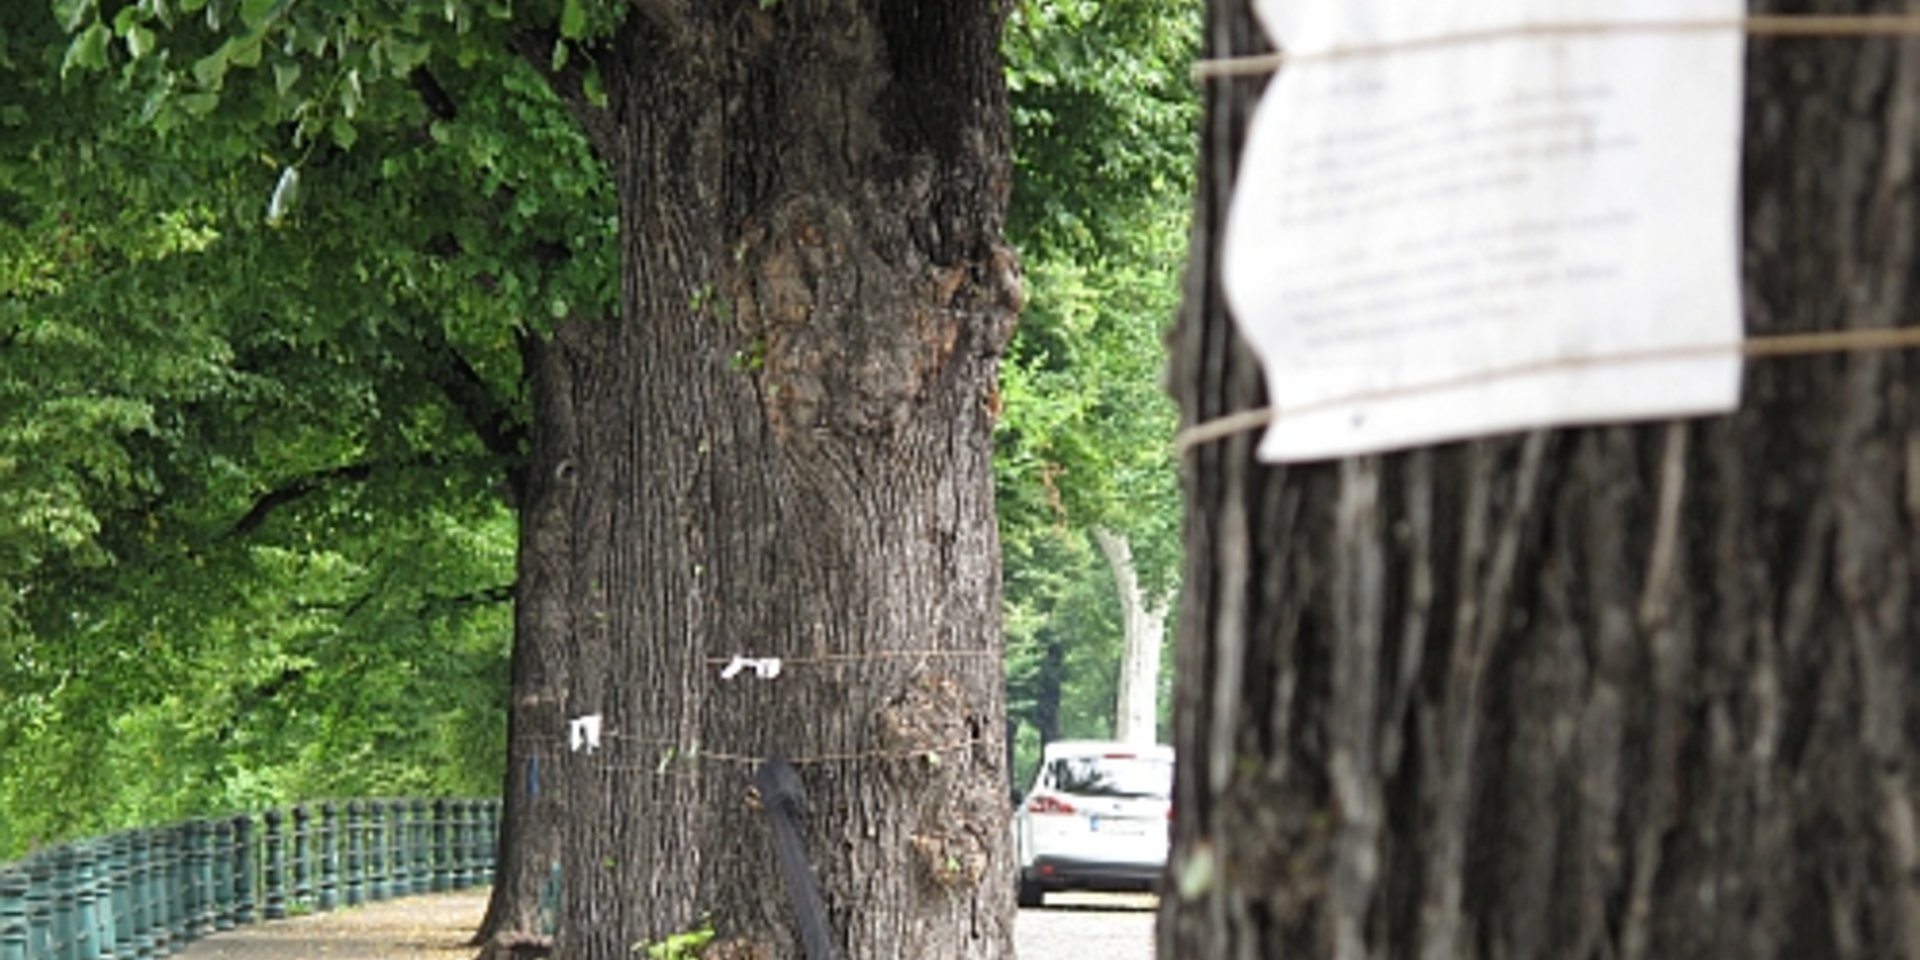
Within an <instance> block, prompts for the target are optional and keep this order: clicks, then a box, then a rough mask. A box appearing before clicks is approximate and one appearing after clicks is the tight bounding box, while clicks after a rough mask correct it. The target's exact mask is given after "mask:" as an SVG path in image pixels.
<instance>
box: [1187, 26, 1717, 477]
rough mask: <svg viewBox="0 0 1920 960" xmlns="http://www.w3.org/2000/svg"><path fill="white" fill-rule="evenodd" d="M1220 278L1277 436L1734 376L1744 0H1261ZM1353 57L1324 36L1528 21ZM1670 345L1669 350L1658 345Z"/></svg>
mask: <svg viewBox="0 0 1920 960" xmlns="http://www.w3.org/2000/svg"><path fill="white" fill-rule="evenodd" d="M1256 9H1257V11H1258V13H1259V14H1260V16H1261V19H1262V21H1263V23H1264V25H1265V26H1266V28H1267V30H1268V31H1269V33H1271V34H1272V35H1273V36H1274V39H1275V42H1276V44H1277V45H1279V46H1281V47H1282V48H1283V49H1286V50H1287V51H1288V52H1289V53H1290V54H1293V55H1295V56H1297V57H1300V59H1297V60H1296V61H1294V62H1293V63H1292V64H1291V65H1289V66H1286V67H1285V68H1283V69H1282V70H1281V71H1280V73H1279V74H1278V75H1277V76H1276V77H1275V79H1274V81H1273V82H1272V83H1271V84H1270V85H1269V86H1268V88H1267V91H1266V93H1265V95H1264V97H1263V98H1262V100H1261V103H1260V105H1259V107H1258V109H1257V110H1256V112H1255V114H1254V118H1253V122H1252V124H1251V127H1250V128H1249V130H1248V134H1247V143H1246V149H1245V154H1244V155H1243V157H1242V163H1241V167H1240V170H1241V173H1240V181H1239V184H1238V185H1237V187H1236V188H1235V194H1234V198H1233V203H1232V207H1231V210H1230V211H1229V214H1228V218H1227V224H1226V236H1225V238H1224V254H1223V263H1222V272H1223V282H1224V284H1225V288H1226V295H1227V299H1228V303H1229V305H1230V306H1231V308H1232V310H1233V313H1234V316H1235V319H1236V322H1237V323H1238V324H1239V327H1240V330H1241V332H1242V333H1243V334H1244V335H1245V337H1246V338H1247V340H1248V341H1249V343H1250V344H1251V345H1252V347H1253V349H1254V351H1255V352H1256V353H1257V354H1258V355H1259V356H1260V359H1261V362H1262V365H1263V367H1264V369H1265V372H1266V377H1267V387H1268V393H1269V396H1270V398H1271V399H1272V402H1273V404H1274V406H1275V408H1276V413H1277V415H1276V416H1275V418H1274V420H1273V425H1272V426H1271V427H1270V428H1269V430H1268V432H1267V435H1266V437H1265V439H1264V440H1263V441H1262V443H1261V446H1260V456H1261V458H1262V459H1264V460H1269V461H1293V460H1313V459H1320V458H1326V457H1337V456H1346V455H1350V454H1357V453H1367V452H1374V451H1381V450H1390V449H1396V448H1401V447H1406V446H1411V445H1416V444H1422V443H1432V442H1438V441H1443V440H1450V439H1459V438H1464V437H1471V436H1480V435H1485V434H1491V433H1499V432H1505V431H1509V430H1517V429H1525V428H1529V427H1536V426H1548V425H1555V424H1573V423H1594V422H1606V421H1615V420H1630V419H1642V418H1654V417H1670V416H1686V415H1696V414H1707V413H1717V412H1724V411H1727V410H1731V409H1733V408H1734V407H1735V406H1737V405H1738V403H1739V382H1740V354H1739V352H1738V346H1739V342H1740V338H1741V321H1740V296H1739V293H1740V291H1739V255H1740V240H1739V182H1738V174H1739V167H1740V123H1741V81H1742V69H1743V65H1742V64H1743V56H1744V53H1743V51H1744V47H1745V36H1744V34H1743V33H1742V31H1740V30H1739V29H1737V28H1733V27H1729V28H1724V29H1707V30H1701V29H1687V30H1672V31H1666V30H1659V29H1646V28H1645V24H1646V23H1648V22H1649V21H1662V22H1665V21H1690V22H1697V21H1703V20H1719V19H1725V20H1728V21H1729V22H1737V21H1738V19H1739V18H1741V17H1743V16H1744V15H1745V13H1746V7H1745V4H1744V3H1741V2H1738V0H1624V2H1614V0H1609V2H1599V0H1476V2H1474V3H1472V4H1452V3H1438V4H1436V3H1428V2H1419V0H1256ZM1596 22H1633V23H1636V24H1640V25H1641V26H1640V27H1639V28H1637V29H1633V30H1627V31H1620V32H1603V33H1558V34H1556V33H1553V32H1551V31H1537V32H1533V33H1530V34H1527V35H1522V36H1499V37H1483V38H1480V39H1475V40H1471V41H1468V42H1463V43H1455V44H1434V45H1421V46H1418V47H1413V48H1404V49H1399V50H1387V51H1377V52H1371V53H1365V54H1361V55H1356V56H1349V57H1329V58H1322V59H1313V58H1312V57H1311V54H1313V53H1314V52H1317V51H1327V50H1333V49H1337V48H1340V47H1349V46H1355V45H1371V44H1380V43H1393V42H1398V41H1404V40H1414V39H1427V38H1434V37H1445V36H1449V35H1454V34H1461V33H1471V32H1477V31H1487V30H1497V29H1499V28H1501V27H1509V26H1516V25H1547V24H1553V23H1596ZM1676 353H1678V354H1680V355H1678V356H1674V355H1673V354H1676Z"/></svg>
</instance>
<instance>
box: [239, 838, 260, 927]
mask: <svg viewBox="0 0 1920 960" xmlns="http://www.w3.org/2000/svg"><path fill="white" fill-rule="evenodd" d="M258 852H259V851H257V850H255V849H254V846H253V817H252V815H250V814H242V815H241V816H238V817H234V818H233V923H234V925H235V926H244V925H246V924H249V923H252V922H253V911H254V907H255V902H254V898H255V897H256V896H258V894H257V893H256V892H255V890H256V887H257V885H256V884H255V883H254V877H255V875H256V873H257V872H258V869H259V868H258V862H259V857H258V856H257V854H258Z"/></svg>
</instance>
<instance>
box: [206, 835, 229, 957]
mask: <svg viewBox="0 0 1920 960" xmlns="http://www.w3.org/2000/svg"><path fill="white" fill-rule="evenodd" d="M207 827H208V829H207V838H206V844H207V881H208V883H209V884H210V887H209V889H208V890H207V910H206V912H207V914H208V915H209V917H208V924H207V925H208V927H209V928H210V929H212V930H232V929H233V821H231V820H226V819H221V820H215V821H213V822H211V823H209V824H207Z"/></svg>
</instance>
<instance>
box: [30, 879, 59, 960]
mask: <svg viewBox="0 0 1920 960" xmlns="http://www.w3.org/2000/svg"><path fill="white" fill-rule="evenodd" d="M52 943H53V861H52V860H49V859H48V858H47V855H46V854H45V853H38V854H35V855H33V856H32V857H30V858H28V859H27V956H29V957H32V958H34V960H39V958H41V957H48V956H52V955H53V952H52V950H51V949H50V947H51V945H52Z"/></svg>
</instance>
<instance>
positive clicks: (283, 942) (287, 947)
mask: <svg viewBox="0 0 1920 960" xmlns="http://www.w3.org/2000/svg"><path fill="white" fill-rule="evenodd" d="M486 910H487V891H486V889H485V888H484V887H483V888H481V889H479V890H464V891H461V892H459V893H442V894H434V895H432V896H425V897H407V898H406V899H403V900H386V901H382V902H380V903H372V904H367V905H365V906H359V907H351V908H348V909H345V910H334V911H331V912H328V913H313V914H308V915H307V916H304V917H291V918H288V919H286V920H273V921H269V922H267V923H256V924H253V925H251V926H246V927H241V928H240V929H238V930H233V931H230V932H227V933H222V934H217V935H215V936H211V937H207V938H205V939H202V940H197V941H195V942H193V943H191V944H188V945H187V948H186V949H185V950H182V951H180V952H179V953H178V954H176V955H175V956H176V957H178V958H180V960H471V958H472V957H473V956H474V955H475V954H477V953H479V951H478V950H476V949H475V948H473V947H469V946H467V945H466V944H467V938H469V937H471V936H473V930H474V928H475V927H476V926H478V925H479V923H480V915H481V914H483V913H485V912H486Z"/></svg>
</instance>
